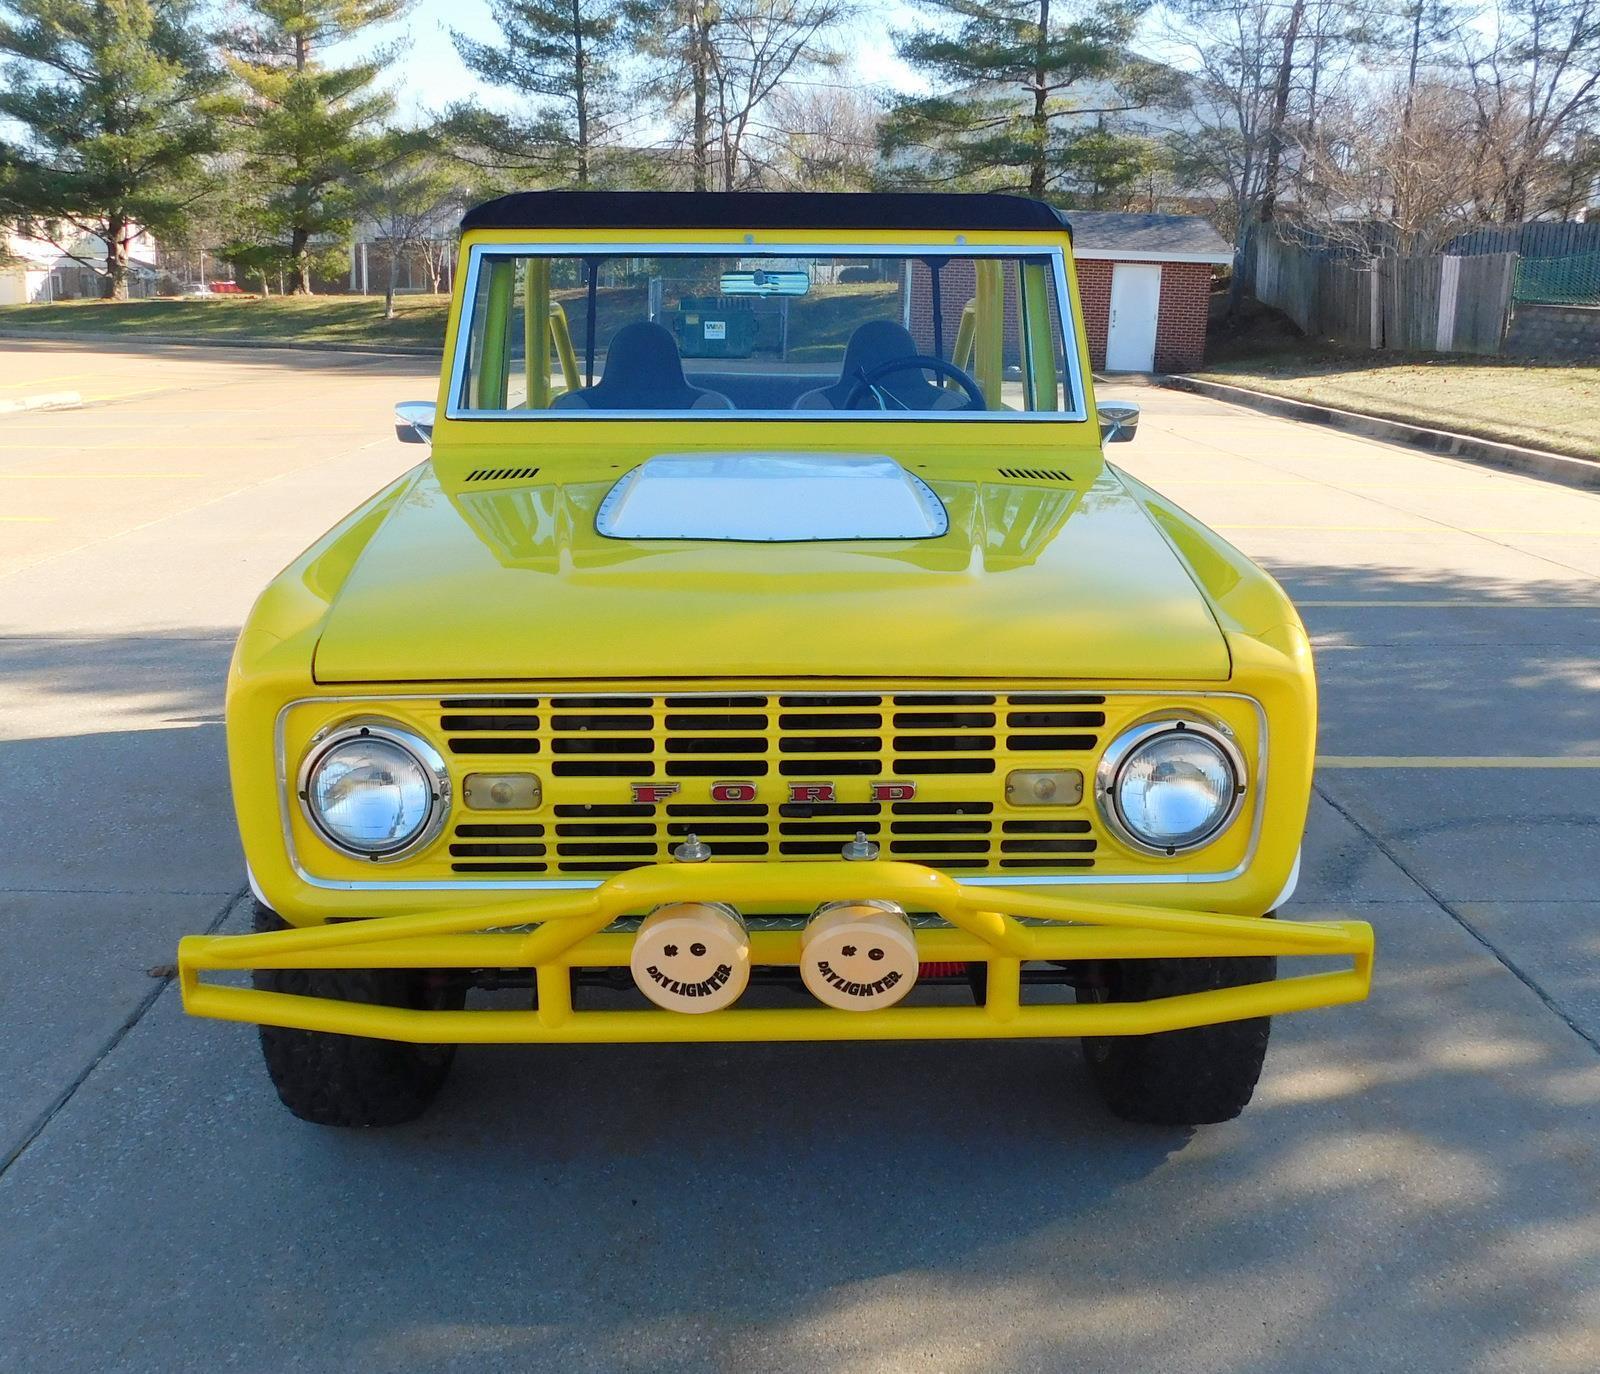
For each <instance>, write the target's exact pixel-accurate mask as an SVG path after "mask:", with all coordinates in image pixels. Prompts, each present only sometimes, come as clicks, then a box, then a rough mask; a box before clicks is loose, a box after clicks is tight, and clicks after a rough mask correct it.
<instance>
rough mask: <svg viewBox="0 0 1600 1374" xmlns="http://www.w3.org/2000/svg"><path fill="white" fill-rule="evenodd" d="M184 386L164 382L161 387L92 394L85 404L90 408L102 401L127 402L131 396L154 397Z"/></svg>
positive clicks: (180, 383)
mask: <svg viewBox="0 0 1600 1374" xmlns="http://www.w3.org/2000/svg"><path fill="white" fill-rule="evenodd" d="M182 385H183V383H182V382H163V383H162V384H161V385H160V386H141V387H135V388H134V389H133V390H132V391H106V392H98V393H96V392H91V393H89V394H88V395H86V396H85V397H84V398H83V403H84V405H86V406H89V405H99V404H100V403H101V402H102V401H125V400H127V399H128V398H129V397H130V396H153V395H154V394H155V393H156V392H158V391H172V390H174V389H175V388H177V387H180V386H182Z"/></svg>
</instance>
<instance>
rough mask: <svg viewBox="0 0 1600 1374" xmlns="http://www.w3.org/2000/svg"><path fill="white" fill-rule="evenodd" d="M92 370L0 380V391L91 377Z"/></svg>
mask: <svg viewBox="0 0 1600 1374" xmlns="http://www.w3.org/2000/svg"><path fill="white" fill-rule="evenodd" d="M94 375H95V374H94V373H92V372H60V373H57V374H56V375H55V376H54V377H29V378H27V379H26V380H25V381H21V382H0V391H20V390H21V389H22V388H23V387H25V386H44V385H45V384H47V383H54V382H70V381H72V380H74V379H75V378H77V377H92V376H94Z"/></svg>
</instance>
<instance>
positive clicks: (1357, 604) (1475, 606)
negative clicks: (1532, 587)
mask: <svg viewBox="0 0 1600 1374" xmlns="http://www.w3.org/2000/svg"><path fill="white" fill-rule="evenodd" d="M1294 604H1295V605H1296V606H1336V607H1340V608H1354V609H1365V608H1367V607H1374V608H1377V609H1380V610H1398V611H1403V610H1413V611H1417V610H1420V611H1600V601H1396V600H1393V599H1390V600H1386V601H1332V600H1330V601H1318V600H1308V599H1305V598H1302V597H1295V598H1294Z"/></svg>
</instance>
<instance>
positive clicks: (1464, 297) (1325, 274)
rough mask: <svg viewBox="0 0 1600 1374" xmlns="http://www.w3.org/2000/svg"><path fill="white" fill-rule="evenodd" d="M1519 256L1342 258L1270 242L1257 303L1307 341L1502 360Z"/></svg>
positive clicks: (1263, 252) (1259, 273)
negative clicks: (1310, 337)
mask: <svg viewBox="0 0 1600 1374" xmlns="http://www.w3.org/2000/svg"><path fill="white" fill-rule="evenodd" d="M1516 260H1517V255H1516V254H1515V253H1480V254H1478V255H1476V256H1473V257H1457V256H1448V257H1432V258H1336V257H1331V256H1328V255H1327V254H1323V253H1316V252H1312V251H1309V250H1307V249H1305V248H1302V247H1300V246H1299V245H1298V244H1293V243H1285V242H1283V241H1282V240H1280V239H1276V238H1273V237H1270V236H1268V235H1263V236H1262V237H1261V238H1260V239H1259V240H1258V241H1257V243H1256V296H1257V298H1258V299H1259V300H1261V301H1264V302H1265V303H1266V304H1267V305H1271V306H1275V307H1276V308H1277V309H1279V310H1281V311H1283V312H1284V314H1286V315H1287V316H1288V317H1289V318H1290V319H1291V320H1293V321H1294V322H1295V323H1296V324H1297V325H1299V326H1300V328H1301V329H1303V330H1305V332H1306V333H1307V334H1313V335H1316V336H1318V337H1322V338H1333V339H1338V340H1339V341H1340V342H1342V343H1348V344H1353V345H1355V346H1356V347H1358V348H1404V349H1428V350H1438V351H1440V352H1454V353H1499V352H1500V351H1501V349H1502V348H1503V346H1504V344H1505V337H1506V323H1507V320H1508V318H1509V316H1510V310H1511V286H1512V280H1513V277H1514V271H1513V269H1514V266H1515V264H1516Z"/></svg>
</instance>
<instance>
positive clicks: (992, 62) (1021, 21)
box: [881, 0, 1162, 200]
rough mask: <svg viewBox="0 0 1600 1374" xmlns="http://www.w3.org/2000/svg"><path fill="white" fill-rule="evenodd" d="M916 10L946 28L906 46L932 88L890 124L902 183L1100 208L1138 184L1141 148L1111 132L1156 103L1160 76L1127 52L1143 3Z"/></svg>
mask: <svg viewBox="0 0 1600 1374" xmlns="http://www.w3.org/2000/svg"><path fill="white" fill-rule="evenodd" d="M920 3H921V4H922V6H923V8H925V9H927V10H929V11H931V12H932V14H933V15H934V16H935V17H936V18H937V19H938V20H939V21H940V23H939V24H938V25H937V26H936V27H932V28H922V29H918V30H916V31H914V32H912V33H910V34H907V35H905V36H904V37H903V38H901V40H900V42H899V44H898V47H899V52H900V56H901V58H902V59H904V60H905V61H906V62H907V63H908V64H910V66H912V67H913V68H915V69H916V70H917V71H919V72H922V73H924V74H925V75H927V76H928V77H929V78H930V79H931V80H932V81H933V82H934V83H935V86H936V89H935V91H934V93H933V94H931V95H926V96H910V97H905V98H903V99H901V100H900V101H898V102H897V103H896V105H895V106H894V107H893V108H892V109H891V110H890V112H889V114H888V116H887V118H886V119H885V121H884V124H883V128H882V132H881V145H882V148H883V151H884V153H885V155H886V156H888V157H889V158H890V159H892V160H893V168H894V171H893V175H895V177H896V178H897V179H898V180H901V181H910V182H921V183H924V184H929V185H934V184H939V185H957V186H960V185H966V186H973V187H979V188H984V189H994V190H1002V189H1017V190H1025V191H1027V193H1028V194H1029V195H1032V196H1041V197H1042V196H1045V195H1047V194H1055V195H1058V196H1063V197H1065V198H1068V199H1073V198H1079V199H1081V198H1084V195H1085V193H1086V192H1087V193H1088V195H1089V196H1090V198H1092V199H1097V200H1098V199H1103V198H1106V197H1107V196H1112V197H1114V194H1115V192H1116V191H1118V190H1119V189H1122V188H1124V187H1125V186H1126V185H1127V184H1129V183H1131V182H1132V180H1133V179H1134V178H1135V177H1136V176H1137V175H1138V170H1139V168H1140V166H1141V165H1142V156H1141V154H1142V149H1143V148H1144V146H1145V141H1144V140H1142V139H1140V138H1138V137H1137V136H1134V135H1130V134H1125V133H1121V132H1118V131H1117V130H1115V129H1112V128H1108V127H1106V126H1105V123H1104V117H1105V116H1107V115H1115V114H1120V113H1125V112H1129V111H1132V110H1136V109H1141V108H1144V107H1146V106H1147V105H1149V104H1151V103H1152V102H1153V100H1154V99H1155V98H1156V97H1157V95H1158V94H1159V88H1160V86H1161V81H1162V74H1161V73H1160V71H1159V69H1156V68H1154V67H1152V66H1150V65H1149V64H1145V63H1140V62H1137V61H1135V60H1133V59H1131V58H1130V57H1129V56H1128V52H1127V48H1128V44H1129V42H1130V41H1131V40H1132V38H1133V35H1134V30H1135V28H1136V26H1137V24H1138V21H1139V17H1140V14H1141V13H1142V11H1143V6H1142V5H1141V4H1139V3H1137V0H1133V2H1131V3H1124V2H1123V0H1108V3H1102V4H1099V5H1098V6H1096V7H1094V8H1082V7H1080V8H1077V9H1075V10H1073V11H1071V12H1070V13H1068V14H1063V13H1062V9H1061V5H1060V0H1056V4H1055V5H1054V7H1053V6H1052V0H920ZM1097 116H1098V117H1099V119H1098V121H1096V120H1095V117H1097ZM1075 193H1076V195H1075Z"/></svg>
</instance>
